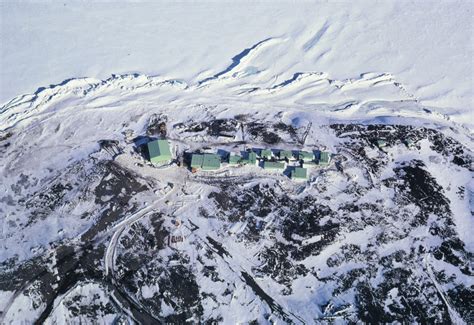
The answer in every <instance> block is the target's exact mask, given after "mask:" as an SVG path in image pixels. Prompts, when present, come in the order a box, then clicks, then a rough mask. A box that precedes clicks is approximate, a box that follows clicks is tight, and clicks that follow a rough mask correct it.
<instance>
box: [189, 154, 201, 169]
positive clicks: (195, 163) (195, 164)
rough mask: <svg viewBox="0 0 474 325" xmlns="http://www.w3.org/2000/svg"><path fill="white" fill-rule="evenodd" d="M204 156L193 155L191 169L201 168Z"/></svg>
mask: <svg viewBox="0 0 474 325" xmlns="http://www.w3.org/2000/svg"><path fill="white" fill-rule="evenodd" d="M203 160H204V156H203V155H200V154H193V155H192V157H191V168H201V167H202V162H203Z"/></svg>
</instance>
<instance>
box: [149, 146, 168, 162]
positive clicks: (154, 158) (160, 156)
mask: <svg viewBox="0 0 474 325" xmlns="http://www.w3.org/2000/svg"><path fill="white" fill-rule="evenodd" d="M147 147H148V153H149V155H150V161H151V162H152V163H154V164H160V163H165V162H168V161H170V160H171V150H170V145H169V143H168V141H166V140H155V141H150V142H148V144H147Z"/></svg>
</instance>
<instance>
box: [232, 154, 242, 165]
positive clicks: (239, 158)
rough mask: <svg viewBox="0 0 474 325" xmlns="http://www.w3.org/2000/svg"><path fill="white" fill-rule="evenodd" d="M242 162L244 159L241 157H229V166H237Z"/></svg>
mask: <svg viewBox="0 0 474 325" xmlns="http://www.w3.org/2000/svg"><path fill="white" fill-rule="evenodd" d="M241 161H242V157H240V156H237V155H235V156H233V155H232V156H230V157H229V164H231V165H237V164H238V163H240V162H241Z"/></svg>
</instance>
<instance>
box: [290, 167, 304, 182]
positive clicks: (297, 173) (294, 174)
mask: <svg viewBox="0 0 474 325" xmlns="http://www.w3.org/2000/svg"><path fill="white" fill-rule="evenodd" d="M291 178H296V179H307V178H308V173H307V169H306V168H301V167H296V168H295V169H294V170H292V171H291Z"/></svg>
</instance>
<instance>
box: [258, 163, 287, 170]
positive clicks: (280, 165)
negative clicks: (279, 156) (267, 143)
mask: <svg viewBox="0 0 474 325" xmlns="http://www.w3.org/2000/svg"><path fill="white" fill-rule="evenodd" d="M263 168H264V169H284V168H285V164H284V163H280V162H274V161H265V162H264V163H263Z"/></svg>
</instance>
